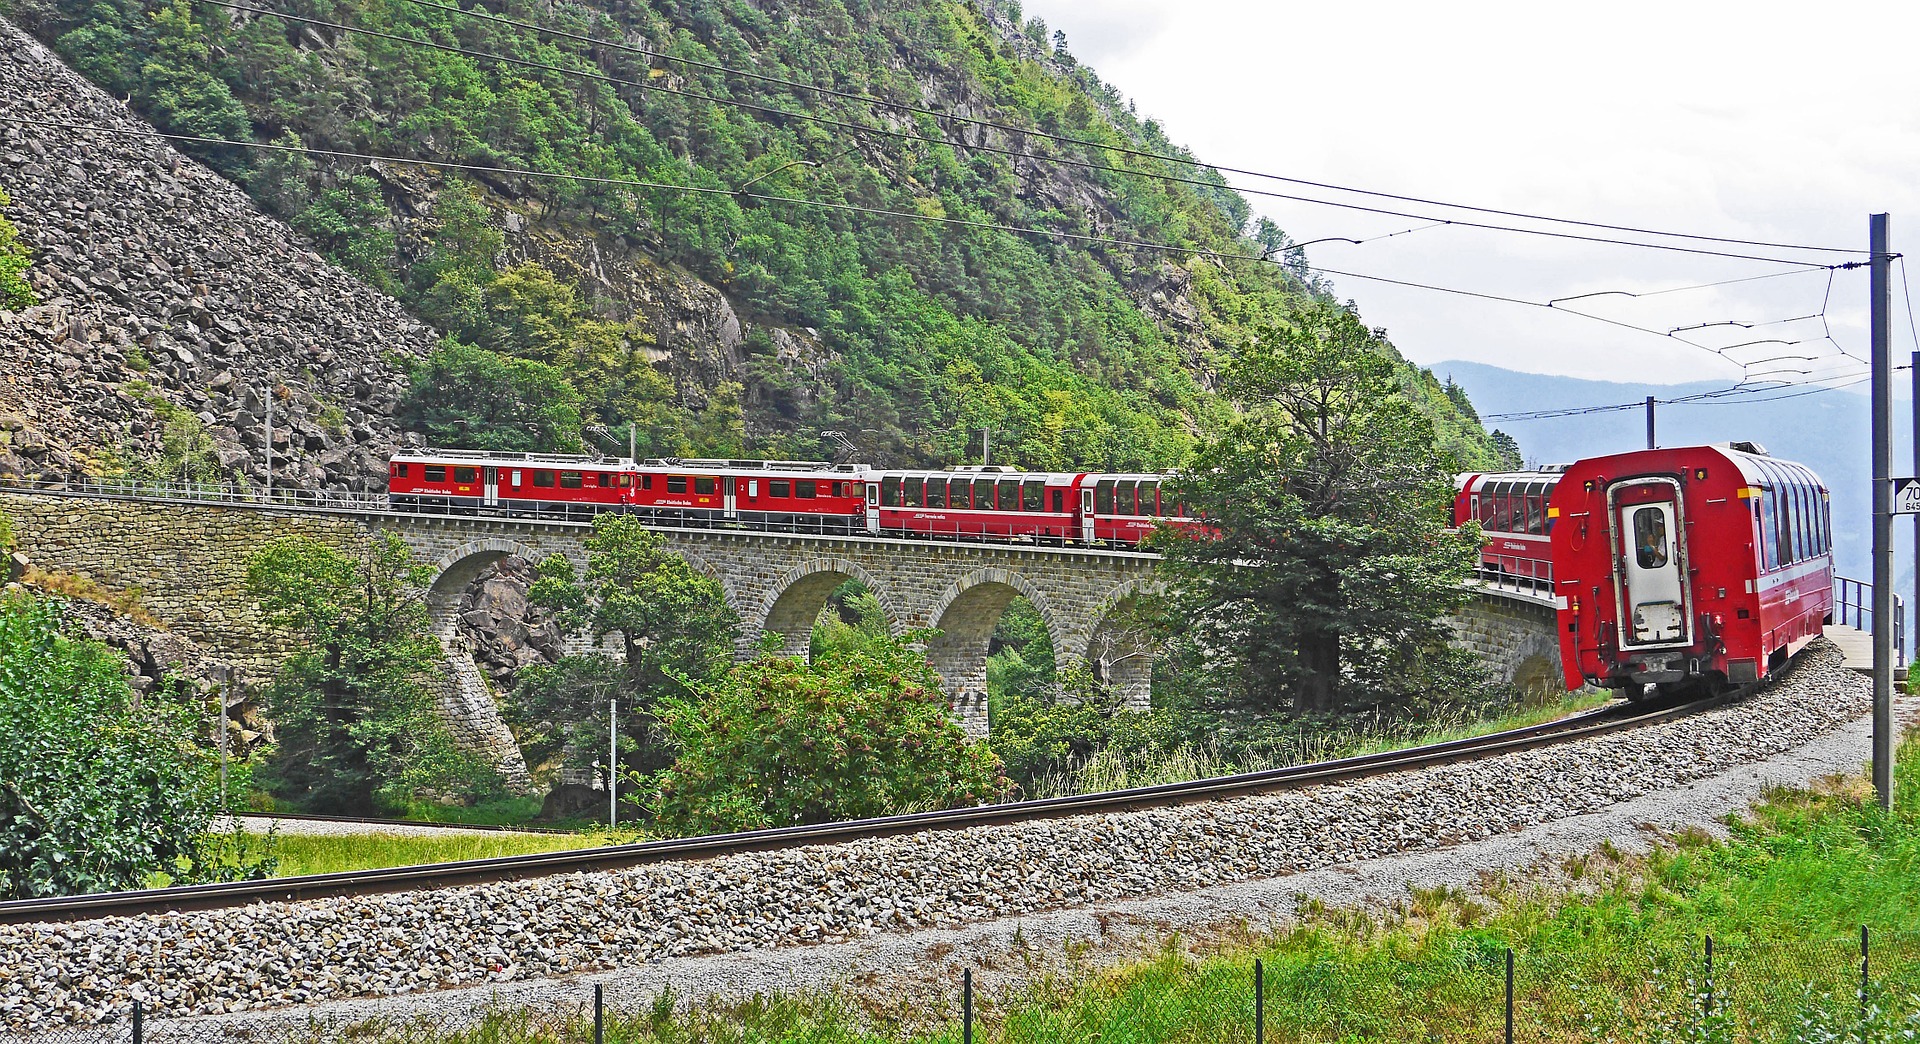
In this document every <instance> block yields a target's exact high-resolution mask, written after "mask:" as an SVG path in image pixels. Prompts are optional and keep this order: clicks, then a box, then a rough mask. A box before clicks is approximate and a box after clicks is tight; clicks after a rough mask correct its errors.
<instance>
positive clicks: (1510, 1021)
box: [1506, 946, 1513, 1044]
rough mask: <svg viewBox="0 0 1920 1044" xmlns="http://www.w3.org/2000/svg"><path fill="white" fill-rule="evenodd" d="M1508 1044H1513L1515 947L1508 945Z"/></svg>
mask: <svg viewBox="0 0 1920 1044" xmlns="http://www.w3.org/2000/svg"><path fill="white" fill-rule="evenodd" d="M1506 1039H1507V1044H1513V947H1511V946H1509V947H1507V1038H1506Z"/></svg>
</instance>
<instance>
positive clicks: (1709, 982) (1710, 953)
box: [1706, 932, 1713, 1015]
mask: <svg viewBox="0 0 1920 1044" xmlns="http://www.w3.org/2000/svg"><path fill="white" fill-rule="evenodd" d="M1706 1003H1707V1014H1708V1015H1712V1014H1713V933H1712V932H1708V933H1707V998H1706Z"/></svg>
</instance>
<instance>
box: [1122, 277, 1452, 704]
mask: <svg viewBox="0 0 1920 1044" xmlns="http://www.w3.org/2000/svg"><path fill="white" fill-rule="evenodd" d="M1222 385H1223V389H1224V391H1225V392H1226V394H1228V395H1229V396H1231V397H1232V399H1233V400H1234V402H1236V403H1237V404H1238V405H1239V407H1240V410H1241V415H1240V417H1239V418H1238V419H1237V420H1236V421H1234V422H1233V423H1232V424H1231V425H1230V426H1229V427H1228V428H1227V430H1226V431H1224V432H1223V433H1221V434H1220V435H1218V436H1216V437H1214V438H1211V439H1208V440H1207V441H1206V442H1205V443H1204V444H1203V445H1202V446H1201V447H1200V449H1199V451H1198V452H1197V453H1196V454H1195V459H1194V462H1193V465H1192V466H1191V467H1190V468H1189V469H1188V470H1187V471H1186V472H1185V473H1184V474H1183V476H1182V477H1181V478H1180V480H1179V481H1178V482H1177V487H1178V488H1177V492H1178V494H1179V495H1180V496H1181V498H1182V499H1183V500H1184V502H1185V503H1186V504H1187V505H1188V506H1189V507H1192V508H1197V509H1198V511H1199V512H1200V513H1201V514H1202V515H1204V516H1205V517H1206V518H1207V519H1208V522H1209V529H1208V531H1205V532H1199V531H1190V532H1185V533H1165V534H1162V535H1161V536H1160V538H1159V540H1158V543H1159V546H1160V547H1161V549H1162V550H1163V551H1164V552H1165V554H1166V558H1165V563H1166V570H1167V573H1168V577H1169V579H1170V581H1171V588H1172V591H1173V597H1174V603H1173V604H1174V607H1175V611H1176V614H1177V616H1178V617H1179V618H1180V619H1181V620H1182V621H1183V624H1184V627H1185V637H1186V638H1187V639H1188V640H1189V643H1190V647H1193V648H1198V649H1199V650H1202V651H1203V652H1202V655H1203V656H1204V657H1205V658H1206V659H1207V660H1208V661H1210V662H1212V663H1214V664H1216V665H1218V667H1219V668H1220V669H1221V670H1222V671H1223V672H1224V677H1225V679H1226V680H1227V681H1228V682H1229V683H1230V686H1231V688H1232V689H1233V690H1234V691H1236V692H1237V693H1238V694H1239V695H1240V697H1241V698H1242V699H1243V700H1245V701H1247V702H1252V703H1258V704H1265V705H1268V706H1284V705H1288V704H1291V706H1292V707H1293V708H1294V709H1296V710H1299V711H1313V712H1328V711H1337V710H1344V709H1350V708H1359V707H1372V708H1378V707H1380V706H1381V705H1382V704H1388V705H1391V704H1392V703H1394V702H1396V701H1397V700H1400V699H1402V698H1406V697H1408V696H1409V695H1410V693H1413V692H1420V691H1426V692H1431V691H1432V690H1433V688H1434V687H1444V685H1445V684H1447V682H1446V680H1445V679H1443V678H1440V677H1437V676H1435V675H1433V673H1432V670H1430V669H1432V668H1439V667H1443V666H1444V667H1447V668H1448V669H1449V670H1450V669H1452V668H1454V667H1457V666H1458V664H1457V662H1456V661H1455V660H1454V659H1453V658H1452V657H1451V655H1450V654H1449V653H1448V651H1447V647H1446V644H1445V637H1446V632H1445V624H1444V618H1445V616H1446V614H1447V613H1448V612H1449V611H1450V610H1451V609H1453V608H1455V607H1457V606H1458V605H1459V604H1460V602H1461V599H1462V598H1463V597H1464V595H1463V592H1462V589H1461V587H1460V583H1461V581H1462V580H1464V579H1465V578H1466V577H1467V575H1468V572H1469V570H1470V569H1471V568H1472V565H1473V562H1474V560H1475V558H1476V557H1477V554H1478V550H1479V540H1478V534H1477V533H1475V532H1472V531H1471V527H1469V530H1468V531H1465V532H1460V533H1450V532H1449V531H1448V530H1447V529H1446V523H1447V511H1446V509H1447V505H1448V502H1449V500H1450V499H1451V496H1452V483H1451V480H1450V475H1451V473H1452V463H1451V461H1449V460H1448V459H1447V458H1446V457H1445V455H1443V454H1442V453H1440V452H1439V451H1438V450H1437V449H1436V446H1435V437H1434V432H1433V427H1432V425H1431V423H1430V422H1429V421H1428V420H1427V419H1426V418H1425V417H1424V416H1423V415H1422V414H1421V413H1420V412H1419V411H1417V410H1416V409H1415V408H1414V406H1413V405H1412V404H1411V403H1410V402H1409V401H1408V400H1407V398H1406V397H1404V396H1403V395H1401V394H1399V385H1398V382H1397V379H1396V374H1395V370H1394V367H1393V364H1392V363H1391V362H1390V361H1389V360H1388V358H1387V357H1386V356H1385V355H1384V354H1383V350H1382V348H1381V346H1380V345H1379V344H1378V343H1377V341H1376V338H1375V336H1374V334H1372V333H1371V332H1369V331H1368V330H1367V329H1366V327H1364V326H1363V325H1361V323H1360V320H1359V319H1358V318H1357V317H1355V316H1354V315H1353V314H1352V313H1350V312H1348V311H1346V310H1344V309H1339V308H1334V307H1327V306H1320V307H1315V308H1312V309H1309V310H1306V311H1302V312H1300V313H1297V314H1296V315H1295V316H1294V317H1293V320H1292V322H1291V323H1289V324H1288V325H1285V326H1281V327H1276V328H1272V329H1268V330H1266V331H1264V332H1263V333H1262V334H1261V335H1260V336H1259V337H1258V339H1257V340H1254V341H1253V342H1251V343H1249V344H1247V345H1246V346H1244V347H1243V348H1242V349H1241V350H1240V352H1239V353H1238V355H1237V356H1235V357H1234V358H1233V359H1232V360H1231V361H1230V362H1229V363H1228V364H1227V366H1226V368H1225V373H1224V375H1223V379H1222ZM1441 673H1442V674H1445V673H1447V672H1446V671H1442V672H1441ZM1456 680H1457V679H1456Z"/></svg>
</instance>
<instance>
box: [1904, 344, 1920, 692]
mask: <svg viewBox="0 0 1920 1044" xmlns="http://www.w3.org/2000/svg"><path fill="white" fill-rule="evenodd" d="M1907 376H1908V377H1911V378H1912V379H1913V401H1912V402H1910V403H1909V404H1908V405H1910V406H1912V407H1913V410H1912V413H1913V473H1914V474H1915V475H1920V352H1914V353H1913V354H1912V355H1911V356H1908V363H1907ZM1907 633H1908V634H1915V635H1920V515H1915V516H1913V628H1912V629H1911V630H1909V631H1908V632H1907ZM1900 651H1901V652H1902V653H1903V654H1904V653H1905V652H1906V643H1904V642H1902V643H1901V647H1900Z"/></svg>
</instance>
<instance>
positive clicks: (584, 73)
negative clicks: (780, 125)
mask: <svg viewBox="0 0 1920 1044" xmlns="http://www.w3.org/2000/svg"><path fill="white" fill-rule="evenodd" d="M197 2H198V3H203V4H208V5H210V6H213V7H220V8H225V9H227V10H231V11H242V12H246V13H249V14H255V15H261V16H265V17H271V18H279V19H281V20H283V21H295V22H300V23H302V24H306V25H312V26H317V27H320V28H325V29H332V30H336V31H339V32H346V33H355V34H359V35H362V36H368V37H371V38H374V39H381V40H387V41H389V42H393V43H400V44H406V45H411V46H415V47H424V48H428V49H431V50H437V51H442V52H446V53H449V54H458V55H461V56H463V57H468V58H477V59H483V60H487V61H496V62H501V63H503V64H507V65H513V66H518V67H520V68H526V69H538V70H540V71H543V72H551V73H555V74H557V75H561V76H571V77H577V78H580V79H586V80H593V81H597V82H601V83H607V84H611V85H619V86H626V87H637V88H640V89H642V90H649V91H657V92H660V93H663V94H672V95H678V96H680V97H685V98H693V99H696V100H700V101H707V102H711V103H713V104H715V105H722V106H729V107H732V108H737V109H742V110H745V111H748V112H757V113H761V114H764V115H767V116H774V117H779V118H782V119H792V120H802V121H806V122H811V123H817V124H819V125H821V126H827V127H834V128H837V129H840V130H845V131H850V132H852V133H856V134H869V135H877V136H880V137H888V138H895V139H898V140H902V141H912V142H919V143H923V144H928V145H940V146H945V147H947V148H953V149H962V150H971V151H975V152H988V153H994V154H997V155H1003V156H1009V157H1016V158H1022V159H1030V160H1033V161H1035V162H1037V163H1043V164H1050V165H1054V166H1063V167H1073V168H1076V169H1082V170H1098V171H1105V172H1108V173H1113V174H1121V175H1127V176H1133V177H1144V178H1151V179H1155V180H1161V181H1169V182H1173V183H1177V184H1187V185H1196V186H1200V187H1203V188H1206V189H1209V190H1213V191H1218V190H1219V189H1221V188H1223V187H1226V186H1222V185H1219V184H1216V183H1214V182H1210V181H1203V180H1200V179H1198V178H1182V177H1179V176H1177V175H1173V174H1167V173H1161V172H1153V171H1141V170H1134V169H1131V168H1127V167H1115V166H1111V165H1107V164H1101V163H1094V162H1091V161H1089V160H1075V159H1068V158H1065V157H1058V156H1041V155H1038V154H1035V153H1031V152H1024V151H1021V150H1018V149H1008V148H1002V147H999V146H993V145H985V144H980V145H973V144H968V143H966V142H964V141H962V142H958V143H956V142H953V141H949V140H947V139H946V138H934V137H929V136H926V135H922V134H915V133H912V132H910V131H899V130H892V129H889V128H884V127H871V126H867V125H864V124H858V123H849V122H847V121H845V120H838V119H834V118H832V117H829V116H820V115H817V114H813V113H805V112H796V111H794V110H791V109H782V108H777V107H774V106H769V105H760V104H757V103H754V102H745V101H737V100H734V99H731V98H722V97H719V96H717V95H712V94H706V93H703V92H700V91H689V90H683V89H680V88H675V87H668V86H665V85H661V84H655V83H651V82H647V81H642V80H632V79H628V78H625V77H619V76H613V75H611V74H608V73H605V72H600V71H599V70H598V69H597V68H596V69H594V70H592V71H589V70H586V69H568V68H565V67H563V66H558V65H550V64H547V63H545V62H536V61H533V60H531V59H526V58H515V57H511V56H509V55H501V54H495V53H493V52H491V51H480V50H475V49H473V48H469V47H462V46H459V45H456V44H446V43H439V42H437V41H433V40H419V39H415V38H412V37H407V36H401V35H399V34H396V33H388V32H383V31H381V30H378V29H368V28H365V27H363V26H354V25H347V24H345V23H342V22H332V21H327V20H325V19H320V18H310V17H307V16H305V15H296V14H290V13H287V12H283V11H276V10H273V9H271V8H264V7H255V6H252V5H249V4H241V3H235V2H233V0H197ZM1237 191H1241V192H1243V193H1245V194H1248V195H1258V196H1265V197H1269V198H1273V199H1284V200H1291V201H1293V202H1299V203H1311V204H1315V205H1319V206H1328V207H1336V208H1340V209H1344V210H1352V211H1357V212H1360V213H1368V214H1380V215H1386V216H1390V217H1401V218H1409V219H1412V220H1416V221H1427V222H1432V223H1433V224H1434V225H1436V226H1438V225H1452V226H1456V227H1459V228H1471V229H1480V230H1486V231H1497V232H1511V233H1515V234H1519V235H1530V236H1544V237H1547V238H1552V239H1566V240H1573V241H1578V242H1587V243H1600V244H1610V245H1614V246H1624V247H1633V248H1637V249H1644V250H1658V251H1665V252H1670V253H1679V254H1692V255H1699V256H1704V257H1724V258H1730V259H1734V260H1740V261H1758V262H1763V263H1767V264H1780V265H1795V266H1802V267H1811V266H1817V265H1818V262H1814V261H1808V260H1806V259H1802V258H1783V257H1771V256H1766V255H1760V254H1743V253H1733V252H1730V251H1723V250H1709V249H1705V248H1702V247H1688V246H1678V245H1674V244H1668V243H1643V242H1637V241H1634V240H1627V239H1615V238H1611V237H1605V236H1588V235H1579V234H1575V233H1570V232H1554V231H1549V230H1546V229H1533V228H1521V227H1518V226H1511V225H1495V224H1489V223H1486V222H1478V221H1464V220H1458V219H1449V218H1441V217H1435V216H1434V215H1431V214H1420V213H1414V212H1410V211H1404V210H1391V209H1386V208H1382V207H1370V206H1364V205H1361V204H1358V203H1342V202H1339V201H1337V200H1326V199H1317V198H1314V197H1311V196H1299V195H1293V194H1290V193H1284V192H1274V191H1271V190H1266V189H1240V190H1237ZM1784 249H1795V248H1792V247H1787V248H1784ZM1816 249H1818V248H1816Z"/></svg>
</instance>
